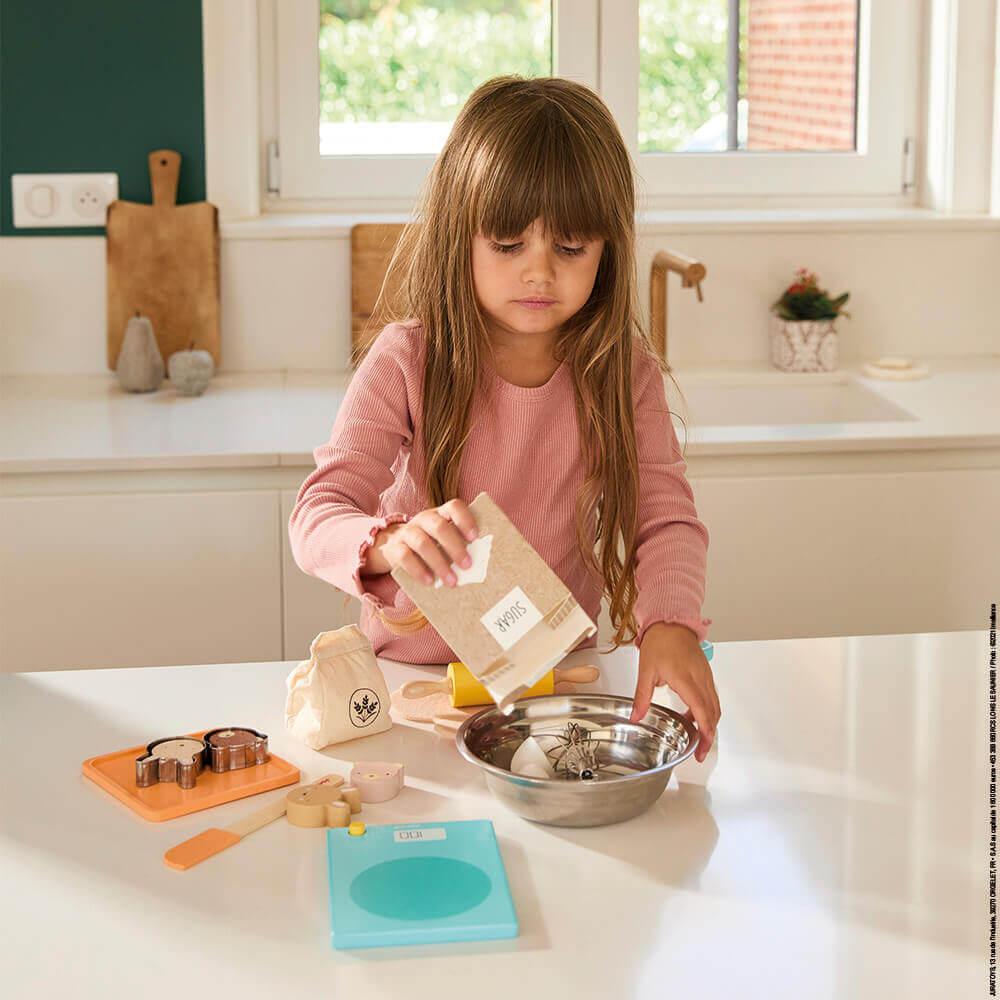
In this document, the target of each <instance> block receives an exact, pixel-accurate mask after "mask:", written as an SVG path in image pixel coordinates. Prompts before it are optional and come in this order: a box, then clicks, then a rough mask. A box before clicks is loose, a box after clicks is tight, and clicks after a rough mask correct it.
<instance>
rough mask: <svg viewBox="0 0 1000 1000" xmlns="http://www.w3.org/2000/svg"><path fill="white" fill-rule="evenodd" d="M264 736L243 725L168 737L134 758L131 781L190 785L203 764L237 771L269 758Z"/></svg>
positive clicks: (144, 785)
mask: <svg viewBox="0 0 1000 1000" xmlns="http://www.w3.org/2000/svg"><path fill="white" fill-rule="evenodd" d="M270 759H271V757H270V754H269V753H268V749H267V736H266V734H264V733H259V732H257V730H256V729H250V728H249V727H246V726H227V727H223V728H221V729H211V730H209V731H208V732H207V733H205V735H204V736H203V737H201V738H198V737H196V736H168V737H166V738H165V739H160V740H153V742H152V743H148V744H146V752H145V753H144V754H142V755H141V756H139V757H136V759H135V783H136V785H137V786H138V787H139V788H149V787H150V786H151V785H155V784H157V783H159V782H166V781H174V782H176V783H177V784H178V785H179V786H180V787H181V788H194V786H195V784H196V782H197V780H198V775H200V774H201V773H202V771H204V770H205V767H206V766H207V767H208V768H209V769H210V770H211V771H212V772H213V773H216V774H222V773H224V772H226V771H235V770H240V769H242V768H245V767H254V766H256V765H257V764H265V763H267V761H268V760H270Z"/></svg>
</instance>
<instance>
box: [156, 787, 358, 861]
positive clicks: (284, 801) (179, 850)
mask: <svg viewBox="0 0 1000 1000" xmlns="http://www.w3.org/2000/svg"><path fill="white" fill-rule="evenodd" d="M343 783H344V779H343V777H342V776H341V775H339V774H327V775H325V776H324V777H322V778H320V779H319V780H318V781H312V782H309V785H310V786H311V785H331V784H332V785H337V786H339V785H342V784H343ZM303 787H308V786H303ZM287 808H288V794H287V792H286V793H285V794H284V795H282V796H281V798H280V799H279V800H278V801H277V802H271V803H270V804H269V805H266V806H264V807H263V808H262V809H258V810H257V811H256V812H253V813H250V815H249V816H244V817H243V819H241V820H239V821H238V822H236V823H234V824H233V825H232V826H227V827H223V828H221V829H220V828H219V827H212V828H211V829H209V830H203V831H202V832H201V833H199V834H197V835H196V836H194V837H191V838H190V839H189V840H185V841H184V843H182V844H177V845H176V846H174V847H171V848H170V849H169V850H168V851H166V853H164V855H163V861H164V863H165V864H166V865H167V867H169V868H176V869H177V870H178V871H185V870H186V869H188V868H193V867H194V866H195V865H197V864H199V863H200V862H202V861H204V860H205V859H206V858H210V857H211V856H212V855H213V854H218V853H219V852H220V851H224V850H225V849H226V848H227V847H232V846H233V844H238V843H239V842H240V841H241V840H242V839H243V838H244V837H245V836H246V835H247V834H248V833H253V832H254V830H259V829H260V828H261V827H262V826H267V824H268V823H273V822H274V821H275V820H276V819H280V818H281V817H282V816H284V815H285V811H286V809H287Z"/></svg>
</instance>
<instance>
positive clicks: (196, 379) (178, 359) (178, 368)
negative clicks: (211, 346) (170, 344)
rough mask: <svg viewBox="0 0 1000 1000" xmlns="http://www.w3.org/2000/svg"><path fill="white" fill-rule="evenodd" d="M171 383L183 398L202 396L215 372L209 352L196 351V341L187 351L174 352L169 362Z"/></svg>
mask: <svg viewBox="0 0 1000 1000" xmlns="http://www.w3.org/2000/svg"><path fill="white" fill-rule="evenodd" d="M167 367H168V368H169V370H170V381H171V382H173V383H174V385H175V386H176V387H177V391H178V392H179V393H180V394H181V395H182V396H200V395H201V394H202V393H203V392H204V391H205V387H206V386H207V385H208V381H209V379H210V378H211V377H212V375H213V374H214V372H215V362H214V361H213V360H212V355H211V354H210V353H209V352H208V351H196V350H195V349H194V341H192V342H191V346H190V347H189V348H188V349H187V350H186V351H174V353H173V354H171V355H170V358H169V360H168V361H167Z"/></svg>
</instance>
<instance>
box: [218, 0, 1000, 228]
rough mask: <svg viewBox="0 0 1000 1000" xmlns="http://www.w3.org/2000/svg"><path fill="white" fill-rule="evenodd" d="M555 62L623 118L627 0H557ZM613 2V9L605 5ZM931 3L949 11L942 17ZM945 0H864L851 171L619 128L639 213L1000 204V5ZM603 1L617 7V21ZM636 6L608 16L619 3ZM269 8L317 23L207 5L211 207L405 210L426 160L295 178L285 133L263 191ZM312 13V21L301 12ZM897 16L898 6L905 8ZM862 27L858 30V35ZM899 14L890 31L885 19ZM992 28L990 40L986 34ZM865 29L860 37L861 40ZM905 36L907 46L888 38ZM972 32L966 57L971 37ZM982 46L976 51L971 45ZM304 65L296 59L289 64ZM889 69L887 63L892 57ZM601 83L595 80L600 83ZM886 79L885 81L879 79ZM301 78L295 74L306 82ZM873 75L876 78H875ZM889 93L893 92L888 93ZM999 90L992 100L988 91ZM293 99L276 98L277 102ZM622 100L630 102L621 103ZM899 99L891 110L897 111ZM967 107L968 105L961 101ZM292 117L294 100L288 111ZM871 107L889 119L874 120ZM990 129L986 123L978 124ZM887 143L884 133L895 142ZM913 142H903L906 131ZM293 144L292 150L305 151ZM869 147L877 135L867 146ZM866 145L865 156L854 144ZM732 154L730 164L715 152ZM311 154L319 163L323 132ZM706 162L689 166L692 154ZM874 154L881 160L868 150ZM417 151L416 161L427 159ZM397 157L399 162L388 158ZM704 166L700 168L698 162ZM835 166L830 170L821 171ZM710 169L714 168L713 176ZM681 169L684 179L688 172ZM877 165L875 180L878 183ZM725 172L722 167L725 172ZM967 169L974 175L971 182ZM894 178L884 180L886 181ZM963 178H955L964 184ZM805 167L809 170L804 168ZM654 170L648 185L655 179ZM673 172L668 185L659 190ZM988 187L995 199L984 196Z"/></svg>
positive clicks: (270, 86) (262, 5)
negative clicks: (869, 99) (679, 150)
mask: <svg viewBox="0 0 1000 1000" xmlns="http://www.w3.org/2000/svg"><path fill="white" fill-rule="evenodd" d="M553 3H554V17H555V20H554V31H555V34H554V38H553V50H554V57H555V63H556V66H555V70H556V72H558V73H559V75H561V76H564V77H568V78H571V79H577V80H579V81H580V82H582V83H584V84H586V85H588V86H590V87H592V88H593V89H594V90H595V91H597V92H598V93H601V95H602V97H603V99H604V100H605V101H606V103H607V104H608V105H609V107H611V109H612V111H613V112H614V113H615V114H616V116H618V117H619V121H620V122H621V121H622V120H624V119H626V118H627V117H628V116H629V115H630V114H632V115H634V114H635V112H636V110H637V107H638V88H637V86H636V88H635V93H634V95H632V94H630V93H629V88H628V87H627V86H626V85H625V81H626V80H627V78H628V74H625V73H622V72H621V68H620V66H619V65H618V64H617V63H616V57H615V53H616V52H621V51H626V52H627V51H630V49H629V47H628V46H629V39H630V38H631V39H633V41H632V43H631V44H632V45H633V46H634V50H635V66H636V79H637V77H638V46H637V44H636V42H635V41H634V40H635V39H637V33H638V21H637V17H638V0H613V4H612V0H553ZM613 5H614V6H613ZM939 7H946V8H948V9H949V11H950V13H946V14H945V15H944V16H941V15H940V13H939V12H938V8H939ZM953 7H955V0H923V2H921V3H910V2H908V0H863V2H862V6H861V17H860V23H859V34H860V35H861V39H862V43H861V44H862V50H861V53H860V58H859V62H860V70H861V72H860V74H859V86H862V87H863V86H865V81H866V80H867V81H868V86H869V87H872V86H874V89H875V92H876V93H877V94H878V95H880V97H881V101H880V102H879V101H876V103H875V106H873V107H872V109H871V110H872V112H873V114H868V115H867V118H866V119H865V120H864V121H862V120H861V119H859V123H858V126H859V142H867V139H866V138H865V136H871V135H873V134H874V136H875V138H876V141H877V140H881V141H882V142H881V145H882V150H883V152H882V156H881V159H880V160H879V157H878V156H876V155H870V158H869V160H868V163H869V164H872V166H868V167H865V166H864V165H863V164H859V167H858V169H859V170H860V171H861V174H860V175H859V174H857V173H855V175H854V177H853V178H851V177H849V176H848V174H847V173H845V172H841V173H840V174H839V176H838V171H837V170H833V176H832V177H831V176H829V173H830V172H829V171H826V174H827V176H826V179H825V181H824V182H823V183H817V182H819V181H820V180H821V178H822V177H823V176H824V171H822V170H819V169H818V168H819V167H820V166H822V163H820V162H819V161H822V160H823V159H824V158H826V159H827V161H828V165H829V164H830V163H834V162H836V163H839V164H840V165H841V166H840V168H839V169H840V170H841V171H842V170H843V165H844V163H845V161H849V160H850V159H851V158H854V159H855V160H856V161H858V160H860V157H859V155H858V154H854V153H803V154H798V153H780V154H773V153H763V152H761V153H753V152H746V151H740V152H730V153H727V152H720V153H712V154H699V153H683V154H642V155H641V156H636V144H637V136H635V135H634V134H633V136H632V137H631V140H630V141H629V137H628V135H627V131H628V130H627V128H625V129H623V133H624V134H626V141H627V144H628V145H629V149H630V152H631V153H632V155H633V157H634V159H635V161H636V165H637V169H638V170H639V174H640V190H639V205H638V208H639V210H640V211H641V212H655V211H658V210H661V209H662V210H663V211H665V212H670V211H671V210H673V209H682V210H684V211H685V212H690V211H691V210H699V211H700V210H702V209H704V210H706V211H710V210H715V209H720V210H723V211H726V210H728V209H744V208H749V209H752V210H753V211H754V212H755V213H759V212H767V211H769V210H772V209H773V210H774V211H777V212H780V211H782V210H784V209H795V210H798V209H809V208H814V207H819V208H822V209H823V210H831V209H832V210H840V209H848V210H852V209H856V208H860V209H862V210H865V209H871V210H872V211H879V212H881V211H884V210H895V209H902V210H913V209H917V208H919V207H926V208H930V209H932V210H936V211H940V212H950V211H955V210H960V211H964V212H972V213H976V214H981V213H986V214H989V213H990V212H991V211H992V212H993V213H997V212H998V211H1000V193H997V192H1000V72H998V71H996V65H995V63H996V59H995V54H996V53H997V52H1000V17H997V0H963V6H962V7H961V8H960V9H958V10H957V12H956V11H955V10H951V8H953ZM612 9H613V10H614V12H615V16H614V17H612V16H611V13H612ZM623 9H624V10H625V11H626V12H628V11H629V10H631V11H633V12H634V13H635V18H633V19H630V18H627V17H622V16H619V13H620V12H621V11H622V10H623ZM279 11H282V12H285V13H284V14H282V18H283V21H284V19H285V16H286V14H295V15H297V17H298V18H299V21H300V22H301V23H306V22H308V23H311V24H312V25H313V26H314V36H315V35H318V26H319V16H318V0H213V3H211V4H205V5H204V8H203V26H204V51H205V118H206V174H207V185H208V191H209V198H210V199H211V200H212V201H213V202H214V203H216V204H217V205H219V208H220V213H221V216H222V218H223V220H224V221H235V220H240V219H255V218H259V217H261V216H262V215H276V214H282V213H283V214H286V215H287V214H289V213H293V214H294V213H301V214H303V217H304V218H306V217H310V216H312V217H316V216H318V215H319V214H323V213H344V214H345V215H357V216H360V217H363V218H372V217H377V216H379V215H392V216H396V215H399V214H408V213H409V212H411V211H412V208H413V202H414V197H413V195H414V193H415V192H416V191H417V190H418V189H419V187H420V184H421V183H422V182H423V179H424V177H425V176H426V172H427V170H429V169H430V165H431V163H432V162H433V156H429V155H424V156H408V157H407V158H406V159H407V160H408V161H409V163H408V166H409V167H410V174H409V176H407V175H406V173H405V170H404V172H403V175H402V181H403V183H404V185H405V187H404V191H408V192H409V193H408V194H407V193H404V194H403V195H395V196H394V195H392V194H391V193H386V192H378V191H375V190H373V189H372V187H371V184H370V183H369V181H370V176H367V175H366V176H365V184H364V186H363V187H361V188H360V189H358V188H353V189H346V193H345V189H344V188H343V187H340V188H338V189H336V190H327V191H326V192H324V191H323V190H322V189H310V188H309V187H308V186H303V185H302V175H301V173H300V174H299V177H298V184H296V177H295V162H294V161H295V147H294V143H293V144H292V148H291V149H290V148H289V146H288V143H289V141H290V140H289V139H285V141H284V143H283V148H282V146H279V147H278V148H279V150H280V155H281V159H280V161H279V168H280V179H281V182H280V191H269V190H268V189H269V183H268V171H267V166H268V159H269V157H268V146H269V144H270V141H271V140H281V138H282V128H281V125H282V124H284V126H285V135H287V134H288V131H287V130H288V126H289V120H288V116H287V115H285V116H284V117H285V120H284V122H283V123H282V121H281V118H282V116H281V113H280V112H281V108H280V104H281V101H280V99H279V94H278V90H279V87H278V80H279V77H280V76H282V75H284V77H285V79H286V82H287V80H288V75H287V70H286V69H281V68H280V66H279V63H280V61H281V54H280V49H281V38H282V37H283V38H284V51H285V53H286V55H285V57H284V62H285V63H286V65H287V63H288V53H289V52H295V51H297V49H296V48H295V46H293V45H292V44H291V40H292V36H291V35H290V34H289V32H288V25H287V23H285V29H284V33H283V35H279V32H278V18H279ZM313 13H315V15H316V16H315V17H313V16H312V14H313ZM904 15H905V16H904ZM866 25H867V26H868V28H867V35H866V33H865V32H866ZM893 25H897V26H899V25H903V27H902V29H900V30H901V34H897V35H896V36H895V37H896V40H895V43H893V44H890V42H891V41H892V39H893V35H892V26H893ZM984 35H985V36H987V37H988V36H995V38H996V43H995V44H993V43H992V42H991V43H990V45H989V51H988V52H987V51H986V48H985V47H984V46H983V45H982V42H981V40H982V38H983V37H984ZM866 37H867V38H868V39H869V41H868V43H867V44H866V43H865V42H864V39H865V38H866ZM900 37H902V38H903V39H904V41H903V42H900V41H899V39H900ZM974 40H979V42H980V44H979V45H978V46H977V48H976V49H975V55H974V57H972V58H970V55H972V50H971V49H970V42H972V41H974ZM880 46H881V47H882V49H883V50H888V55H887V59H889V60H890V61H889V62H887V63H886V64H884V65H883V66H882V69H881V71H878V72H875V71H873V69H872V67H873V66H877V65H878V60H877V58H876V56H877V52H878V49H879V47H880ZM980 48H981V49H983V51H982V52H979V49H980ZM301 62H307V61H304V60H300V63H301ZM314 67H315V72H316V84H317V85H316V87H315V88H314V98H315V100H314V105H315V107H316V120H318V99H319V98H318V60H317V61H316V62H315V63H314ZM894 67H895V69H894ZM602 78H603V79H604V81H605V83H604V86H603V88H602V86H601V79H602ZM883 78H885V82H886V84H887V85H886V86H885V87H881V86H879V83H880V81H882V80H883ZM301 79H302V77H301V76H300V77H299V80H300V85H301ZM872 81H874V84H873V83H872ZM890 91H891V93H890ZM994 95H995V96H994ZM287 97H288V95H287V94H286V100H287ZM862 98H863V95H862V94H860V93H859V105H860V106H861V108H862V114H864V113H865V110H864V109H865V101H864V100H863V99H862ZM630 107H631V109H632V110H631V111H630V110H629V108H630ZM894 109H895V110H894ZM970 109H971V110H970ZM299 112H300V114H301V109H299ZM879 115H881V116H882V121H883V123H885V119H886V117H887V116H894V117H893V118H891V120H890V122H889V123H888V124H885V127H883V128H879V127H878V122H879ZM963 129H964V130H965V134H975V135H978V136H980V140H982V135H980V133H982V134H983V135H985V136H986V146H987V148H988V155H987V156H986V158H985V160H984V159H983V158H982V157H981V156H980V155H979V154H980V152H981V149H982V142H981V141H980V142H979V143H977V144H974V143H970V142H962V143H955V142H946V141H945V139H947V138H948V137H949V136H951V135H952V134H953V133H954V132H955V131H956V130H959V131H961V130H963ZM983 129H985V130H986V131H985V133H983ZM904 136H906V137H911V138H912V139H913V140H915V143H916V145H915V149H916V156H915V157H911V173H912V174H913V175H914V177H915V178H916V183H915V184H912V185H911V186H910V190H909V191H901V190H900V189H901V187H902V185H901V183H900V181H901V179H902V176H903V168H904V163H903V155H902V150H901V149H896V150H895V151H893V146H894V145H895V144H896V143H897V142H899V144H900V145H901V141H900V140H901V138H902V137H904ZM890 139H891V141H890ZM910 145H911V149H913V148H914V146H913V143H912V142H911V144H910ZM300 148H301V147H300ZM864 148H866V149H869V148H870V149H871V150H872V152H874V147H872V146H869V147H864ZM665 156H669V157H671V158H672V159H673V161H674V167H675V169H672V170H670V172H669V174H670V175H669V177H661V178H659V179H658V178H657V177H655V176H654V175H655V173H656V170H655V167H656V164H655V163H654V164H651V165H648V166H647V164H646V163H645V162H644V161H646V160H647V159H648V158H649V157H660V158H661V159H662V158H663V157H665ZM861 156H869V153H867V152H866V153H863V154H861ZM727 157H731V158H733V159H732V162H730V161H728V160H726V158H727ZM776 157H777V158H780V159H781V160H782V161H783V162H784V164H785V165H784V166H781V163H779V169H777V170H772V174H773V176H772V178H771V180H770V181H768V180H767V178H766V177H764V176H763V175H762V173H761V171H762V169H763V168H764V166H765V165H767V164H768V161H771V162H772V163H773V161H774V159H775V158H776ZM315 159H317V160H318V159H319V155H318V142H317V143H316V144H315ZM699 160H701V161H702V162H701V163H699V162H698V161H699ZM877 160H878V161H879V162H878V163H876V161H877ZM414 161H423V164H420V163H419V162H417V163H415V162H414ZM397 164H398V161H397ZM706 168H711V170H707V169H706ZM831 169H832V168H831ZM865 170H868V171H872V173H871V174H870V175H869V176H868V178H867V179H868V180H871V179H872V178H874V179H875V180H876V182H877V183H875V184H873V185H872V186H871V187H868V188H864V187H863V186H862V185H863V183H864V182H865V181H866V178H865V175H864V171H865ZM713 172H714V175H713ZM685 173H686V174H687V176H686V177H685V176H683V175H684V174H685ZM879 173H881V179H879V176H878V175H879ZM727 175H728V176H727ZM970 176H973V177H974V178H975V181H976V183H975V184H973V185H970V184H969V183H967V181H968V178H969V177H970ZM894 177H895V180H893V178H894ZM960 178H965V181H963V183H961V184H960V183H959V179H960ZM803 179H804V180H803ZM651 181H652V183H651ZM668 183H669V188H668V187H667V185H668ZM990 193H993V201H992V203H991V202H990V197H989V196H990Z"/></svg>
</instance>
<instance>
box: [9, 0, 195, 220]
mask: <svg viewBox="0 0 1000 1000" xmlns="http://www.w3.org/2000/svg"><path fill="white" fill-rule="evenodd" d="M154 149H175V150H177V152H179V153H180V154H181V176H180V183H179V184H178V188H177V201H178V202H180V203H185V202H191V201H204V200H205V100H204V84H203V77H202V51H201V0H159V2H155V0H89V2H84V0H59V2H57V3H42V2H40V0H0V235H3V236H91V235H97V236H100V235H103V233H104V228H103V227H100V228H96V227H93V228H79V229H76V228H74V229H14V217H13V212H12V209H11V191H10V176H11V174H22V173H77V172H114V173H117V174H118V197H119V198H121V199H123V200H125V201H139V202H145V203H149V202H151V201H152V192H151V190H150V184H149V167H148V164H147V160H146V157H147V155H148V154H149V153H150V152H152V151H153V150H154Z"/></svg>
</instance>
